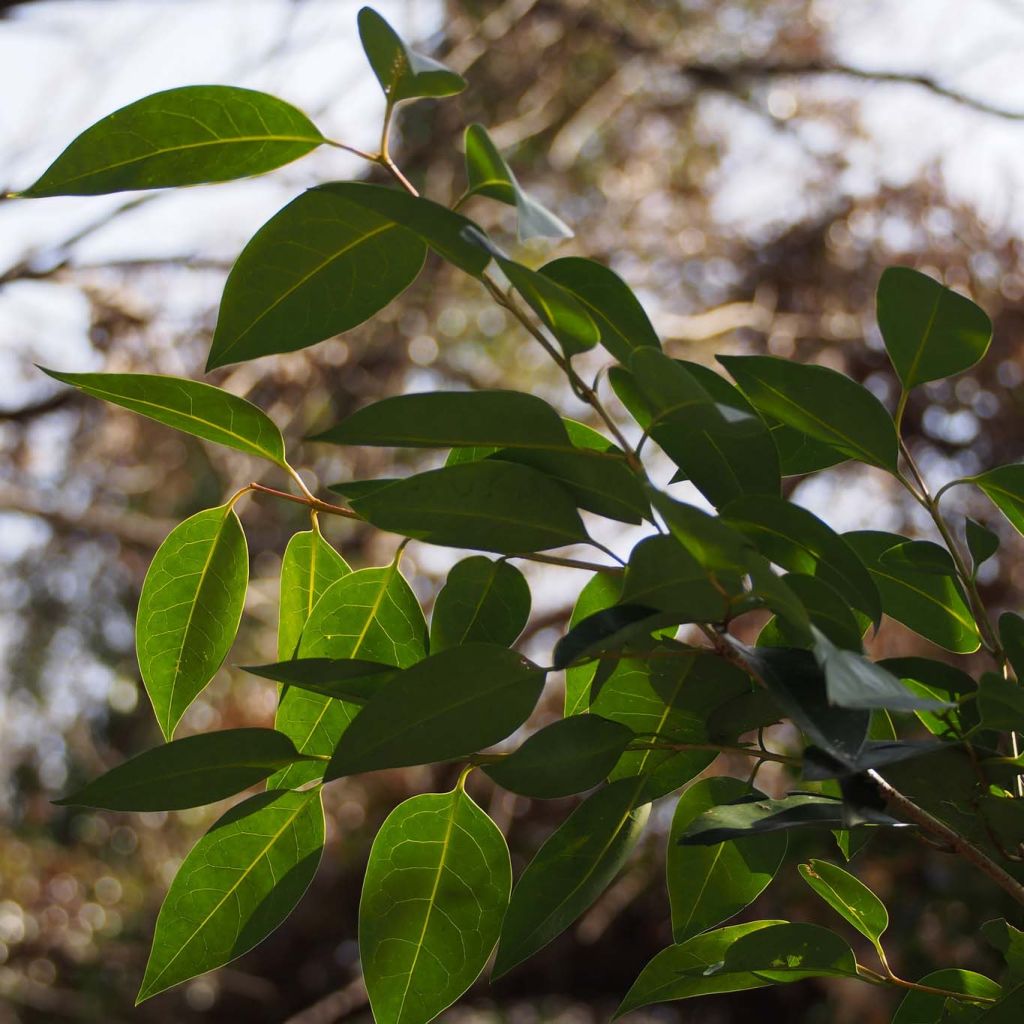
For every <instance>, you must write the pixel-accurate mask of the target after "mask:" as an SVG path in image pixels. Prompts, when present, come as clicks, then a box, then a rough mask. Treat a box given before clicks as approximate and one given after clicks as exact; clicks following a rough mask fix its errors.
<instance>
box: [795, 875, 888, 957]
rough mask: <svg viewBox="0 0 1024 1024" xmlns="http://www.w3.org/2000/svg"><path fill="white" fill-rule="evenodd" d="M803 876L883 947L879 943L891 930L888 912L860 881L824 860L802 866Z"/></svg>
mask: <svg viewBox="0 0 1024 1024" xmlns="http://www.w3.org/2000/svg"><path fill="white" fill-rule="evenodd" d="M800 877H801V878H803V880H804V881H805V882H806V883H807V884H808V885H809V886H810V887H811V888H812V889H813V890H814V891H815V892H816V893H817V894H818V895H819V896H820V897H821V898H822V899H823V900H824V901H825V902H826V903H827V904H828V905H829V906H830V907H831V908H832V909H833V910H834V911H835V912H836V913H837V914H839V916H840V917H842V918H845V920H847V921H849V923H850V924H852V925H853V927H854V928H856V929H857V931H859V932H860V933H861V935H863V936H864V937H865V938H866V939H868V940H869V941H870V942H871V944H872V945H873V946H874V947H875V948H876V949H880V948H881V946H880V940H881V938H882V935H883V933H884V932H885V930H886V928H888V927H889V912H888V911H887V910H886V909H885V904H884V903H882V901H881V900H880V899H879V898H878V897H877V896H876V895H875V894H874V893H873V892H872V891H871V890H870V889H869V888H868V887H867V886H866V885H865V884H864V883H863V882H862V881H860V879H858V878H854V876H853V875H851V874H850V873H849V872H848V871H844V870H843V869H842V868H840V867H837V866H836V865H835V864H829V863H828V862H827V861H824V860H812V861H811V862H810V863H809V864H801V865H800Z"/></svg>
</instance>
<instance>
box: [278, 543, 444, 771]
mask: <svg viewBox="0 0 1024 1024" xmlns="http://www.w3.org/2000/svg"><path fill="white" fill-rule="evenodd" d="M426 653H427V626H426V623H425V622H424V620H423V612H422V611H421V610H420V606H419V602H418V601H417V600H416V595H415V594H413V592H412V590H411V589H410V587H409V584H408V583H406V581H405V579H404V578H403V577H402V574H401V573H400V572H399V571H398V566H397V564H395V563H392V564H391V565H389V566H384V567H381V568H372V569H360V570H358V571H357V572H353V573H349V574H348V575H347V576H344V577H342V578H341V579H340V580H338V581H337V582H336V583H333V584H332V585H331V586H330V587H328V588H327V590H325V591H324V593H323V594H322V595H321V597H320V599H319V600H318V601H317V602H316V604H315V605H314V606H313V611H312V612H311V613H310V616H309V619H308V620H307V622H306V625H305V627H304V628H303V631H302V639H301V640H300V642H299V649H298V654H299V656H300V658H301V659H306V658H345V659H348V658H356V659H359V660H360V661H373V662H378V663H380V664H382V665H393V666H395V667H397V668H406V667H408V666H409V665H412V664H414V663H415V662H417V661H419V660H420V659H421V658H423V657H424V656H425V655H426ZM360 706H361V705H359V704H355V703H352V702H350V701H341V700H336V699H332V698H330V697H327V696H325V695H323V694H321V693H313V692H310V690H309V689H308V688H302V689H300V688H298V687H289V689H288V690H287V692H286V693H285V694H284V696H283V697H282V698H281V703H280V704H279V705H278V709H277V719H276V721H275V728H277V729H278V730H280V731H281V732H283V733H285V734H286V735H288V736H290V737H291V738H292V739H293V740H294V741H295V746H296V747H297V748H298V749H299V750H300V751H301V752H302V753H304V754H320V755H321V756H327V757H329V756H330V755H331V754H332V753H333V752H334V748H335V747H336V746H337V743H338V740H339V739H340V738H341V734H342V733H343V732H344V731H345V729H346V728H347V726H348V724H349V722H351V721H352V719H353V718H354V717H355V715H356V714H357V713H358V711H359V708H360ZM321 774H322V771H321V768H320V767H319V766H314V765H311V764H296V765H292V766H291V767H290V768H286V769H285V771H284V772H282V773H280V774H279V775H277V776H275V777H274V779H273V780H272V782H274V783H275V784H276V785H277V786H278V787H280V788H285V787H294V786H299V785H302V784H303V783H305V782H309V781H311V780H312V779H315V778H319V777H320V775H321Z"/></svg>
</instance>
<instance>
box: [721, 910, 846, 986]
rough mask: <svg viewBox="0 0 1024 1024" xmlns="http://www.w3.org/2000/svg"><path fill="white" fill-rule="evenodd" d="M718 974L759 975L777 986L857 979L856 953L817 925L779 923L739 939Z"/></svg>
mask: <svg viewBox="0 0 1024 1024" xmlns="http://www.w3.org/2000/svg"><path fill="white" fill-rule="evenodd" d="M715 973H721V974H746V973H752V974H758V975H760V976H761V977H763V978H766V979H767V980H768V981H774V982H776V983H777V984H780V983H787V982H792V981H801V980H803V979H804V978H856V977H857V962H856V960H855V959H854V956H853V950H852V949H850V947H849V946H848V945H847V943H846V942H845V940H843V939H841V938H840V937H839V936H838V935H836V934H835V932H831V931H829V930H828V929H827V928H822V927H821V926H820V925H816V924H776V925H770V926H769V927H767V928H760V929H758V930H757V931H754V932H750V933H749V934H747V935H744V936H742V937H741V938H739V939H737V940H736V942H734V943H733V944H732V945H731V946H730V947H729V948H728V950H726V954H725V960H724V961H723V962H722V966H721V967H720V968H719V970H718V971H717V972H715Z"/></svg>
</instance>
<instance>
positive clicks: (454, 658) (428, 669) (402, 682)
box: [325, 643, 544, 779]
mask: <svg viewBox="0 0 1024 1024" xmlns="http://www.w3.org/2000/svg"><path fill="white" fill-rule="evenodd" d="M543 688H544V672H543V670H541V669H539V668H538V667H537V666H536V665H534V664H533V663H532V662H530V661H527V659H526V658H524V657H523V656H522V655H521V654H517V653H516V652H515V651H510V650H508V649H507V648H505V647H499V646H497V645H496V644H483V643H470V644H463V645H462V646H460V647H450V648H448V649H447V650H444V651H441V652H440V653H439V654H433V655H431V656H430V657H429V658H425V659H424V660H423V661H421V662H418V663H417V664H416V665H414V666H413V667H412V668H409V669H407V670H406V671H405V672H402V673H401V674H399V675H398V676H396V677H395V678H394V679H393V680H391V681H390V682H388V683H385V684H384V685H383V686H382V687H381V688H380V689H379V690H378V691H377V693H376V694H375V695H374V696H373V697H372V698H371V699H370V701H369V702H368V703H367V705H366V707H364V708H363V710H362V711H361V712H360V713H359V715H358V716H357V717H356V718H355V720H354V721H353V722H352V724H351V725H350V726H349V727H348V729H347V730H346V731H345V734H344V736H342V738H341V741H340V742H339V744H338V747H337V750H335V752H334V756H333V757H332V758H331V762H330V764H329V765H328V766H327V773H326V776H325V778H327V779H337V778H340V777H341V776H342V775H351V774H354V773H356V772H370V771H376V770H378V769H381V768H402V767H404V766H406V765H414V764H430V763H431V762H434V761H447V760H451V759H452V758H457V757H463V756H465V755H467V754H472V753H475V752H476V751H478V750H482V749H484V748H485V747H489V746H492V745H493V744H495V743H498V742H499V741H501V740H503V739H504V738H505V737H506V736H508V735H510V734H511V733H513V732H514V731H515V730H516V729H518V728H519V726H520V725H522V724H523V722H525V721H526V719H527V718H528V717H529V716H530V713H531V712H532V711H533V708H534V706H535V705H536V703H537V700H538V699H539V698H540V693H541V690H542V689H543Z"/></svg>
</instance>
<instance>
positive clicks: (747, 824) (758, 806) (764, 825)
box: [676, 793, 850, 846]
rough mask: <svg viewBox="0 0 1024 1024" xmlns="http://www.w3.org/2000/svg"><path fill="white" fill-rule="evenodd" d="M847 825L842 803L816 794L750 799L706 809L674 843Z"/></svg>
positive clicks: (701, 843) (705, 842)
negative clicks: (776, 798)
mask: <svg viewBox="0 0 1024 1024" xmlns="http://www.w3.org/2000/svg"><path fill="white" fill-rule="evenodd" d="M849 824H850V822H849V820H848V815H847V814H846V813H845V810H844V808H843V802H842V801H841V800H835V799H832V798H830V797H824V796H819V795H818V794H815V793H791V794H790V795H789V796H785V797H781V798H779V799H778V800H767V799H764V798H762V797H758V796H756V795H752V796H750V797H748V798H746V799H742V800H738V801H734V802H732V803H729V804H718V805H717V806H715V807H710V808H708V810H706V811H704V812H703V813H701V814H700V815H698V816H697V817H696V818H694V819H693V820H692V821H691V822H690V823H689V825H688V826H687V828H686V829H685V831H683V833H682V834H681V835H680V836H679V837H678V839H677V840H676V842H678V843H680V844H682V845H683V846H717V845H718V844H719V843H723V842H728V841H729V840H731V839H745V838H748V837H750V836H753V835H756V834H758V833H762V832H780V831H785V830H789V829H794V828H843V827H845V826H847V825H849Z"/></svg>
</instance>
